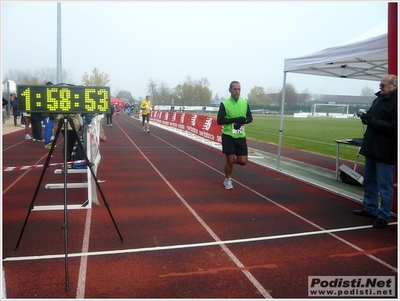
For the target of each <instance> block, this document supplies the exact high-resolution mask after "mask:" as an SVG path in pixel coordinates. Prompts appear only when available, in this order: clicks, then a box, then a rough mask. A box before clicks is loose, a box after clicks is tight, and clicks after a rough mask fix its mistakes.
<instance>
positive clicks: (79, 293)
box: [76, 208, 92, 299]
mask: <svg viewBox="0 0 400 301" xmlns="http://www.w3.org/2000/svg"><path fill="white" fill-rule="evenodd" d="M91 221H92V208H89V209H88V210H87V213H86V222H85V232H84V234H83V243H82V254H85V253H88V251H89V237H90V224H91ZM87 259H88V255H82V257H81V263H80V265H79V276H78V286H77V290H76V299H84V298H85V284H86V272H87Z"/></svg>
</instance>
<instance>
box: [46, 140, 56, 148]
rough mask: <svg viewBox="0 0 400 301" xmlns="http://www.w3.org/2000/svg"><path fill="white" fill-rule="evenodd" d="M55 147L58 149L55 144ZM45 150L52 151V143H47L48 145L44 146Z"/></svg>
mask: <svg viewBox="0 0 400 301" xmlns="http://www.w3.org/2000/svg"><path fill="white" fill-rule="evenodd" d="M54 147H57V144H55V145H54ZM44 148H47V149H51V142H50V143H47V144H46V145H45V146H44Z"/></svg>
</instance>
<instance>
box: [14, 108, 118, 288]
mask: <svg viewBox="0 0 400 301" xmlns="http://www.w3.org/2000/svg"><path fill="white" fill-rule="evenodd" d="M68 123H69V125H70V126H71V128H72V129H73V132H74V139H76V141H77V143H78V147H79V149H80V150H81V152H82V154H84V156H85V161H86V165H87V167H88V168H89V169H90V172H91V174H92V177H93V179H94V181H95V183H96V186H97V189H98V191H99V192H100V194H101V197H102V199H103V202H104V205H105V206H106V208H107V211H108V213H109V215H110V217H111V220H112V222H113V224H114V227H115V229H116V230H117V232H118V235H119V238H120V239H121V242H123V241H124V240H123V238H122V236H121V233H120V232H119V229H118V226H117V224H116V222H115V220H114V217H113V215H112V213H111V211H110V208H109V206H110V204H109V203H108V202H107V201H106V198H105V196H104V194H103V191H102V190H101V187H100V184H99V182H98V180H97V178H96V175H95V172H94V170H93V163H91V162H89V159H88V157H87V154H86V151H85V149H84V147H83V145H82V142H81V140H80V139H79V135H78V132H77V131H76V129H75V126H74V123H73V121H72V120H71V119H70V118H69V117H65V116H64V117H63V119H62V122H61V120H60V122H59V123H58V128H57V131H56V134H55V136H54V140H53V142H52V144H51V148H50V150H49V153H48V155H47V159H46V162H45V164H44V165H43V171H42V174H41V176H40V179H39V183H38V185H37V186H36V190H35V193H34V195H33V198H32V201H31V203H30V205H29V210H28V214H27V216H26V218H25V222H24V225H23V227H22V231H21V234H20V235H19V238H18V242H17V245H16V247H15V249H16V250H17V249H18V247H19V244H20V242H21V238H22V235H23V233H24V231H25V228H26V224H27V222H28V219H29V216H30V214H31V212H32V210H33V208H34V204H35V201H36V197H37V194H38V192H39V189H40V186H41V184H42V181H43V178H44V175H45V173H46V170H47V168H48V167H49V163H50V159H51V157H52V154H53V152H54V148H55V145H56V143H57V139H58V136H59V135H60V132H61V128H62V125H64V166H63V167H62V173H63V174H64V223H63V226H62V228H63V229H64V247H65V290H66V291H67V292H68V291H69V276H68V210H67V209H68V201H67V200H68V198H67V174H68V166H67V164H68V160H67V155H68V151H67V145H68V138H67V137H68V135H67V132H68Z"/></svg>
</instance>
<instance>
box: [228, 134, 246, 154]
mask: <svg viewBox="0 0 400 301" xmlns="http://www.w3.org/2000/svg"><path fill="white" fill-rule="evenodd" d="M222 153H224V154H225V155H226V156H229V155H236V156H247V143H246V138H233V137H232V136H229V135H225V134H222Z"/></svg>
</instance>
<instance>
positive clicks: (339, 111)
mask: <svg viewBox="0 0 400 301" xmlns="http://www.w3.org/2000/svg"><path fill="white" fill-rule="evenodd" d="M311 115H312V116H333V117H344V116H346V117H347V116H348V115H349V105H338V104H320V103H316V104H313V105H312V107H311Z"/></svg>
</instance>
